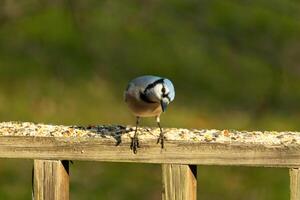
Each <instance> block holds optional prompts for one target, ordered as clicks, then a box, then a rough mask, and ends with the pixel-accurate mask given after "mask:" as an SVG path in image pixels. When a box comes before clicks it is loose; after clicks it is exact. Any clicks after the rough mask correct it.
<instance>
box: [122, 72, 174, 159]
mask: <svg viewBox="0 0 300 200" xmlns="http://www.w3.org/2000/svg"><path fill="white" fill-rule="evenodd" d="M174 98H175V89H174V86H173V83H172V82H171V81H170V80H169V79H167V78H163V77H159V76H153V75H143V76H139V77H136V78H134V79H133V80H131V81H130V82H129V83H128V86H127V88H126V90H125V92H124V100H125V102H126V103H127V105H128V107H129V109H130V110H131V111H132V113H133V115H134V116H135V117H136V124H135V125H136V126H135V132H134V136H133V138H131V145H130V149H131V150H132V151H133V153H134V154H136V153H137V148H139V147H140V146H139V141H138V133H137V130H138V126H139V121H140V118H142V117H155V119H156V122H157V125H158V127H159V129H160V135H159V138H158V139H157V144H158V143H160V145H161V148H162V149H163V148H164V134H163V130H162V127H161V125H160V115H161V113H163V112H165V111H166V109H167V106H168V105H169V103H171V102H172V101H173V100H174Z"/></svg>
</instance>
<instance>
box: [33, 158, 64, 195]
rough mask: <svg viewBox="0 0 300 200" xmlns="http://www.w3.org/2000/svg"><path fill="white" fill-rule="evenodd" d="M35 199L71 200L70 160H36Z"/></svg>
mask: <svg viewBox="0 0 300 200" xmlns="http://www.w3.org/2000/svg"><path fill="white" fill-rule="evenodd" d="M33 172H34V175H33V177H34V179H33V184H34V185H33V194H34V200H69V161H60V160H34V170H33Z"/></svg>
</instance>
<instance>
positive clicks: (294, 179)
mask: <svg viewBox="0 0 300 200" xmlns="http://www.w3.org/2000/svg"><path fill="white" fill-rule="evenodd" d="M290 200H300V170H299V168H294V169H290Z"/></svg>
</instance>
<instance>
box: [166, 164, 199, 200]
mask: <svg viewBox="0 0 300 200" xmlns="http://www.w3.org/2000/svg"><path fill="white" fill-rule="evenodd" d="M162 182H163V183H162V184H163V191H162V199H163V200H196V199H197V166H196V165H179V164H163V165H162Z"/></svg>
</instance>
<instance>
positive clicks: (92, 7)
mask: <svg viewBox="0 0 300 200" xmlns="http://www.w3.org/2000/svg"><path fill="white" fill-rule="evenodd" d="M144 74H154V75H160V76H164V77H168V78H170V79H171V80H172V81H173V83H174V85H175V87H176V99H175V101H174V103H172V105H170V107H169V109H168V112H167V113H166V114H164V115H163V116H162V125H163V126H164V127H184V128H218V129H240V130H241V129H248V130H299V129H300V123H298V119H299V117H300V108H299V106H298V104H299V101H300V79H299V78H300V2H299V1H296V0H285V1H282V0H272V1H271V0H252V1H250V0H243V1H238V0H228V1H221V0H209V1H208V0H201V1H197V0H185V1H180V0H165V1H158V0H141V1H137V0H135V1H129V0H110V1H103V0H102V1H99V0H86V1H79V0H64V1H63V0H26V1H21V0H2V1H1V2H0V121H10V120H13V121H33V122H41V123H50V124H67V125H71V124H80V125H89V124H124V125H125V124H131V125H133V124H134V117H133V116H132V115H131V114H130V112H129V111H128V109H127V107H126V105H125V104H124V103H123V90H124V88H125V87H126V84H127V82H128V81H129V80H130V79H132V78H134V77H135V76H138V75H144ZM142 123H143V125H147V126H155V123H154V120H153V119H145V120H143V121H142ZM0 162H1V163H0V199H30V198H31V168H32V161H30V160H1V161H0ZM198 171H199V173H198V179H199V185H198V189H199V193H198V196H199V197H198V198H199V199H206V200H227V199H230V200H241V199H245V200H252V199H253V200H282V199H288V197H289V194H288V191H289V183H288V170H287V169H267V168H246V167H215V166H199V167H198ZM160 189H161V174H160V166H159V165H146V164H125V163H99V162H98V163H96V162H77V161H76V162H75V164H74V165H72V166H71V199H75V200H81V199H92V200H93V199H109V200H129V199H132V200H135V199H137V200H138V199H145V200H156V199H159V198H160ZM12 191H13V192H12Z"/></svg>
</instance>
